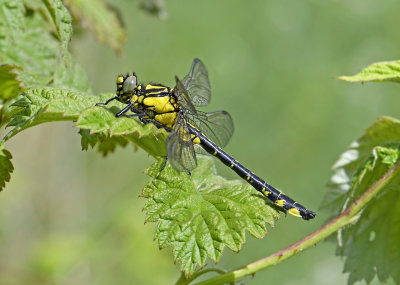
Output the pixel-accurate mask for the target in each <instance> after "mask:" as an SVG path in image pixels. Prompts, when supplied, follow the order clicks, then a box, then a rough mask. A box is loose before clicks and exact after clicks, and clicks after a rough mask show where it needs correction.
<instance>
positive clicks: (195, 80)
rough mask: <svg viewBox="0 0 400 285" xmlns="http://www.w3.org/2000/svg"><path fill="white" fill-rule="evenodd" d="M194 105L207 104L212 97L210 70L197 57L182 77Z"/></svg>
mask: <svg viewBox="0 0 400 285" xmlns="http://www.w3.org/2000/svg"><path fill="white" fill-rule="evenodd" d="M182 84H183V85H184V86H185V88H186V90H187V93H188V95H189V97H190V99H191V101H192V103H193V105H194V106H206V105H208V103H210V99H211V86H210V81H209V79H208V71H207V69H206V67H205V66H204V64H203V62H202V61H201V60H200V59H198V58H195V59H194V60H193V63H192V67H191V68H190V71H189V73H188V74H187V75H186V76H185V77H184V78H183V79H182Z"/></svg>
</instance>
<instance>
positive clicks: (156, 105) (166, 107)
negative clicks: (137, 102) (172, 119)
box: [142, 96, 175, 113]
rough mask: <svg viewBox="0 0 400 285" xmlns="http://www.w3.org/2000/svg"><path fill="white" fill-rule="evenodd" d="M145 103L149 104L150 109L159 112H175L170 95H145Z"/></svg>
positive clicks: (143, 101)
mask: <svg viewBox="0 0 400 285" xmlns="http://www.w3.org/2000/svg"><path fill="white" fill-rule="evenodd" d="M142 103H143V105H145V106H148V107H149V108H150V109H152V110H154V111H156V112H157V113H166V112H174V111H175V107H174V106H173V105H172V104H171V102H170V101H169V96H162V97H147V96H146V97H145V98H143V100H142Z"/></svg>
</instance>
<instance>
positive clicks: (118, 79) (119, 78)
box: [117, 76, 124, 84]
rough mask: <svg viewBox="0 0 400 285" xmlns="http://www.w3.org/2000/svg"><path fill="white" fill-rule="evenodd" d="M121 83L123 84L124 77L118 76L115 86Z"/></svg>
mask: <svg viewBox="0 0 400 285" xmlns="http://www.w3.org/2000/svg"><path fill="white" fill-rule="evenodd" d="M122 82H124V77H123V76H118V77H117V84H121V83H122Z"/></svg>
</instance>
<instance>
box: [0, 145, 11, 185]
mask: <svg viewBox="0 0 400 285" xmlns="http://www.w3.org/2000/svg"><path fill="white" fill-rule="evenodd" d="M11 158H12V156H11V153H10V152H9V151H8V150H7V149H6V148H5V146H4V144H0V191H1V190H2V189H3V188H4V186H5V185H6V182H8V181H10V178H11V173H12V172H13V170H14V167H13V165H12V163H11Z"/></svg>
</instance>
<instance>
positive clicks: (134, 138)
mask: <svg viewBox="0 0 400 285" xmlns="http://www.w3.org/2000/svg"><path fill="white" fill-rule="evenodd" d="M104 101H105V100H102V101H100V102H104ZM118 104H120V103H118ZM93 106H94V104H93ZM110 110H112V111H115V112H117V111H118V110H119V109H118V108H113V107H112V108H111V109H110ZM76 126H77V127H79V128H81V129H84V130H90V132H89V133H87V132H86V131H85V132H84V136H83V137H82V148H83V149H87V148H88V146H91V147H92V148H93V147H94V146H95V145H96V144H97V143H100V145H99V146H98V150H99V151H100V152H101V153H103V155H107V153H108V152H110V151H113V150H114V149H115V147H116V145H121V146H126V144H127V143H128V142H133V143H134V145H136V146H138V147H141V148H142V149H144V150H145V151H146V152H148V153H149V154H150V155H152V156H154V157H156V158H159V157H165V155H166V152H165V141H166V138H167V133H166V132H165V131H164V130H163V129H157V128H156V127H155V126H154V125H152V124H147V125H143V124H142V123H140V122H138V121H137V120H135V119H133V118H124V117H122V118H116V117H115V114H114V113H111V112H110V111H109V110H107V109H105V108H103V107H99V106H96V107H91V108H88V109H86V110H84V111H83V112H82V113H81V115H80V116H79V119H78V121H77V123H76Z"/></svg>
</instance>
